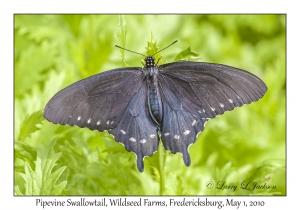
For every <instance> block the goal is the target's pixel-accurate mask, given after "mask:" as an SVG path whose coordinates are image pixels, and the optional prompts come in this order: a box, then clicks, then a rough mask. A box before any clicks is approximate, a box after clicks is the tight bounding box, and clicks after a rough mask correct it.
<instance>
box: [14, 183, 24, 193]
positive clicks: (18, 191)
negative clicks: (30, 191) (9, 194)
mask: <svg viewBox="0 0 300 210" xmlns="http://www.w3.org/2000/svg"><path fill="white" fill-rule="evenodd" d="M15 195H23V193H21V191H20V189H19V186H18V185H17V186H15Z"/></svg>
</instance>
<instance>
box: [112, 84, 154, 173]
mask: <svg viewBox="0 0 300 210" xmlns="http://www.w3.org/2000/svg"><path fill="white" fill-rule="evenodd" d="M147 102H148V101H147V86H146V83H144V85H142V86H141V87H140V89H139V91H138V92H137V93H136V94H135V95H134V96H133V98H132V100H131V101H130V103H129V105H128V107H127V109H126V111H125V113H124V114H123V116H122V118H121V120H120V123H119V124H118V125H117V127H116V128H114V129H112V130H111V131H109V132H110V133H111V134H112V135H114V136H115V138H116V141H118V142H120V143H122V144H123V145H124V146H125V148H126V149H127V151H132V152H134V153H135V154H136V156H137V166H138V169H139V171H140V172H142V171H143V170H144V157H145V156H151V155H152V154H153V153H154V152H155V151H157V148H158V142H159V138H158V134H157V126H156V124H154V123H153V121H152V120H151V117H150V115H149V112H148V106H147Z"/></svg>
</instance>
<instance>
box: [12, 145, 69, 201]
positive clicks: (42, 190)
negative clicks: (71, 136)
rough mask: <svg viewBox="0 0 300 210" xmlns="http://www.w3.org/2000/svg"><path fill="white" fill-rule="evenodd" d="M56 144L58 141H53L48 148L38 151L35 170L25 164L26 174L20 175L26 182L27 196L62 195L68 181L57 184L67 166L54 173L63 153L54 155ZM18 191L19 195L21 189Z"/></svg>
mask: <svg viewBox="0 0 300 210" xmlns="http://www.w3.org/2000/svg"><path fill="white" fill-rule="evenodd" d="M55 142H56V140H53V141H52V142H51V143H50V145H49V146H48V147H47V148H40V149H39V150H38V151H37V158H36V161H35V170H33V169H32V168H31V166H30V165H29V164H28V163H27V162H25V166H24V169H25V173H21V174H20V175H21V176H22V178H23V179H24V181H25V195H60V194H61V192H62V190H63V189H64V188H65V186H66V184H67V182H66V181H63V182H61V183H59V184H56V182H57V181H58V178H59V177H60V176H61V174H62V173H63V171H64V170H65V169H66V166H62V167H60V168H58V169H57V170H56V171H53V168H54V167H55V165H56V161H57V160H58V158H59V157H60V155H61V153H55V154H52V149H53V146H54V144H55ZM52 171H53V172H52ZM16 189H17V191H16V193H18V194H19V193H20V192H19V191H18V189H19V188H16Z"/></svg>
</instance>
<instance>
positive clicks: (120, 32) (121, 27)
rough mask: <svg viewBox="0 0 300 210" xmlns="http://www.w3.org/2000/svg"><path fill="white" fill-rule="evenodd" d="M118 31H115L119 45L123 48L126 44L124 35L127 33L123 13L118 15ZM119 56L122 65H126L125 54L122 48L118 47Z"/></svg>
mask: <svg viewBox="0 0 300 210" xmlns="http://www.w3.org/2000/svg"><path fill="white" fill-rule="evenodd" d="M118 29H119V30H118V31H117V32H116V34H117V37H118V40H119V43H120V45H121V47H123V48H125V46H126V35H127V26H126V18H125V16H124V15H119V24H118ZM120 53H121V58H122V62H123V66H128V65H127V64H126V62H125V54H124V50H122V49H120Z"/></svg>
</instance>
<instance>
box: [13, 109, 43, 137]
mask: <svg viewBox="0 0 300 210" xmlns="http://www.w3.org/2000/svg"><path fill="white" fill-rule="evenodd" d="M42 120H44V118H43V112H42V111H41V110H39V111H36V112H34V113H32V114H31V115H30V116H27V117H26V118H25V120H24V121H23V123H22V126H21V129H20V134H19V137H18V139H19V140H24V139H25V138H26V137H30V135H31V134H32V133H34V132H35V131H37V130H39V129H40V128H39V127H37V125H39V124H41V122H42Z"/></svg>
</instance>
